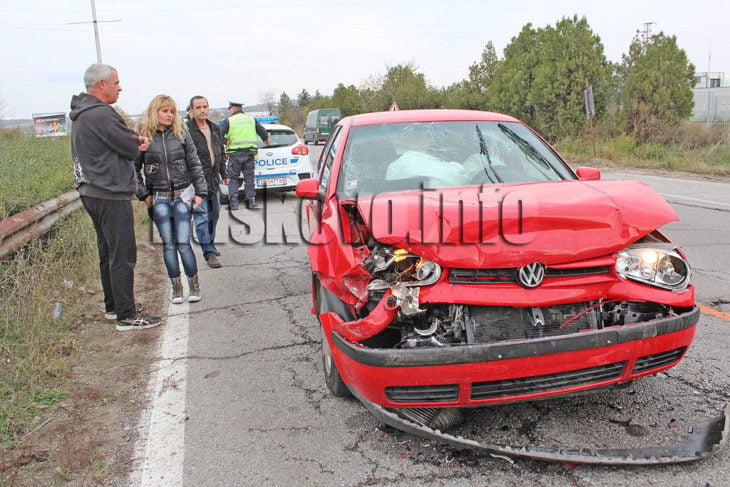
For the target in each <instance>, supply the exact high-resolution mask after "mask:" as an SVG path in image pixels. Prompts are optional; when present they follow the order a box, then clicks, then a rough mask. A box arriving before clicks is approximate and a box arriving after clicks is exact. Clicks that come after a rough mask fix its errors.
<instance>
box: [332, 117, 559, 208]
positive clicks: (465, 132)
mask: <svg viewBox="0 0 730 487" xmlns="http://www.w3.org/2000/svg"><path fill="white" fill-rule="evenodd" d="M561 179H573V176H572V174H571V173H570V171H569V170H568V169H567V168H566V166H565V165H564V163H563V162H562V161H561V160H560V159H559V158H558V156H557V155H556V154H555V153H554V152H553V151H552V150H551V149H550V148H549V146H547V144H545V142H543V141H542V139H540V138H539V137H538V136H537V135H536V134H535V133H534V132H533V131H532V130H531V129H530V128H529V127H527V126H526V125H524V124H522V123H518V122H485V121H469V122H414V123H387V124H376V125H366V126H360V127H352V128H351V129H350V133H349V136H348V140H347V145H346V147H345V152H344V154H343V155H342V169H341V172H340V177H339V179H338V187H337V190H338V193H340V194H342V195H345V196H348V197H351V196H354V195H356V194H375V193H381V192H387V191H404V190H410V189H438V188H451V187H456V186H467V185H481V184H499V183H518V182H531V181H557V180H561Z"/></svg>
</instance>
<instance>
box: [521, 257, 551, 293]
mask: <svg viewBox="0 0 730 487" xmlns="http://www.w3.org/2000/svg"><path fill="white" fill-rule="evenodd" d="M544 277H545V266H544V265H542V264H541V263H539V262H533V263H532V264H527V265H526V266H525V267H520V270H519V273H518V279H519V281H520V285H521V286H523V287H527V288H532V287H537V286H539V285H540V283H542V280H543V278H544Z"/></svg>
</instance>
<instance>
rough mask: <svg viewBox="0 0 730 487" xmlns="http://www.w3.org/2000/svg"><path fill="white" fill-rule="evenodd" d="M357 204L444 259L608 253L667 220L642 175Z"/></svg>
mask: <svg viewBox="0 0 730 487" xmlns="http://www.w3.org/2000/svg"><path fill="white" fill-rule="evenodd" d="M357 206H358V209H359V211H360V213H361V215H362V217H363V219H364V221H365V223H366V225H367V226H368V227H369V228H370V230H371V232H372V235H373V237H374V238H375V239H376V240H378V241H379V242H382V243H386V244H391V245H394V246H396V247H400V248H404V249H407V250H409V251H410V252H413V253H415V254H418V255H421V256H423V257H424V258H426V259H429V260H433V261H435V262H438V263H439V264H441V265H442V266H446V267H482V268H501V267H515V266H521V265H525V264H527V263H530V262H542V263H544V264H546V265H554V264H560V263H565V262H572V261H578V260H583V259H589V258H594V257H599V256H603V255H607V254H610V253H613V252H616V251H618V250H621V249H623V248H625V247H626V246H627V245H629V244H630V243H632V242H634V241H636V240H637V239H639V238H641V237H643V236H644V235H647V234H648V233H650V232H652V231H653V230H656V229H658V228H659V227H661V226H662V225H665V224H667V223H668V222H670V221H674V220H678V217H677V214H676V213H675V212H674V210H673V209H672V207H671V206H670V205H669V203H667V202H666V201H665V200H664V199H663V198H662V197H661V196H659V195H658V194H657V193H656V192H655V191H654V190H653V189H651V188H650V187H649V186H647V185H646V184H644V183H642V182H641V181H555V182H544V183H543V182H539V183H527V184H517V185H486V186H483V187H461V188H447V189H440V190H424V191H408V192H403V193H384V194H379V195H375V196H373V197H361V198H359V199H358V201H357Z"/></svg>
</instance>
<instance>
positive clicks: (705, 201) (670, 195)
mask: <svg viewBox="0 0 730 487" xmlns="http://www.w3.org/2000/svg"><path fill="white" fill-rule="evenodd" d="M659 194H660V195H662V196H664V197H669V198H679V199H682V200H689V201H697V202H700V203H707V204H710V205H722V206H730V203H721V202H719V201H711V200H701V199H699V198H690V197H689V196H679V195H678V194H670V193H659Z"/></svg>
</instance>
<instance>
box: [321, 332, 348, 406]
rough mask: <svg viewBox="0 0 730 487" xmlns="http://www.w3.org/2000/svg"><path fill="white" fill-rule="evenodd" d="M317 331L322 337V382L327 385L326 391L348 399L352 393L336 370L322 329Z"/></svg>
mask: <svg viewBox="0 0 730 487" xmlns="http://www.w3.org/2000/svg"><path fill="white" fill-rule="evenodd" d="M319 329H320V334H321V337H322V368H323V369H324V382H325V383H326V384H327V389H329V390H330V392H331V393H332V395H333V396H335V397H350V396H352V392H350V389H349V388H348V387H347V384H345V381H343V380H342V376H341V375H340V372H339V371H338V370H337V364H335V361H334V359H333V358H332V350H330V344H329V341H328V340H327V335H326V334H325V331H324V328H322V327H321V326H320V327H319Z"/></svg>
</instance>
